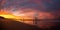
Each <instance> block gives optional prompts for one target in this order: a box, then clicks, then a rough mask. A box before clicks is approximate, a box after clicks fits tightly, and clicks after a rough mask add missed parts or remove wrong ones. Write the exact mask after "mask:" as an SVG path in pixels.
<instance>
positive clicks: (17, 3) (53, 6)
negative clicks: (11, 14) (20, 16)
mask: <svg viewBox="0 0 60 30" xmlns="http://www.w3.org/2000/svg"><path fill="white" fill-rule="evenodd" d="M0 1H1V2H2V3H1V6H2V9H4V8H9V7H12V8H33V9H37V10H39V11H41V10H42V11H55V10H60V0H3V1H2V0H0Z"/></svg>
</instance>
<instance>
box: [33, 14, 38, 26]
mask: <svg viewBox="0 0 60 30" xmlns="http://www.w3.org/2000/svg"><path fill="white" fill-rule="evenodd" d="M34 16H35V19H34V24H35V25H37V21H38V18H37V16H38V13H36V14H35V15H34Z"/></svg>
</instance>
